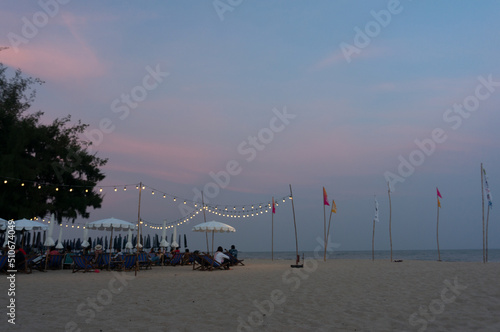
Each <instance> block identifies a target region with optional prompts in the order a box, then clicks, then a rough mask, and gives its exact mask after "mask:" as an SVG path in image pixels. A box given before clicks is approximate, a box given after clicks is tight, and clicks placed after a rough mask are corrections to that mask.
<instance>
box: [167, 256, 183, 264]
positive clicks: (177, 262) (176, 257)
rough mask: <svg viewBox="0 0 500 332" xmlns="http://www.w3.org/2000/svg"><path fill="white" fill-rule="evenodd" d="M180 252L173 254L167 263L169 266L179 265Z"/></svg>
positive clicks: (180, 261) (180, 260)
mask: <svg viewBox="0 0 500 332" xmlns="http://www.w3.org/2000/svg"><path fill="white" fill-rule="evenodd" d="M182 256H183V255H182V254H181V253H175V254H174V256H173V257H172V258H171V259H170V261H169V265H171V266H176V265H180V264H181V263H182Z"/></svg>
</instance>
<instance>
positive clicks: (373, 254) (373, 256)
mask: <svg viewBox="0 0 500 332" xmlns="http://www.w3.org/2000/svg"><path fill="white" fill-rule="evenodd" d="M372 261H375V219H373V235H372Z"/></svg>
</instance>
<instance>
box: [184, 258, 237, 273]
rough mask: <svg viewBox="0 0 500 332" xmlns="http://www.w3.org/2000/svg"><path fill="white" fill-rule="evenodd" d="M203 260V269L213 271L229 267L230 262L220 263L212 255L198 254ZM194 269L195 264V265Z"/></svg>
mask: <svg viewBox="0 0 500 332" xmlns="http://www.w3.org/2000/svg"><path fill="white" fill-rule="evenodd" d="M198 257H199V258H200V261H201V269H200V270H202V271H213V270H226V269H229V264H230V262H225V263H222V264H221V263H219V262H217V261H216V260H215V259H213V258H212V256H210V255H198ZM193 269H194V266H193Z"/></svg>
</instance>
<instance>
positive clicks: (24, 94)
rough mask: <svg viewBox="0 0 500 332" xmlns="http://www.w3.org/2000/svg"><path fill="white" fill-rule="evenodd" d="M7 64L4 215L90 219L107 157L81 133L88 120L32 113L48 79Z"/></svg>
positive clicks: (0, 101)
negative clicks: (48, 119) (92, 151)
mask: <svg viewBox="0 0 500 332" xmlns="http://www.w3.org/2000/svg"><path fill="white" fill-rule="evenodd" d="M7 69H8V68H7V67H5V66H4V65H3V64H1V63H0V181H1V182H0V217H2V218H4V219H20V218H32V217H35V216H45V215H47V214H52V213H54V215H55V216H56V219H57V220H58V222H59V223H60V222H61V221H62V220H63V219H69V220H72V221H74V220H75V219H76V218H77V217H78V216H81V217H83V218H88V217H89V213H88V212H87V209H88V208H89V207H92V208H94V209H95V208H100V207H101V203H102V200H103V197H102V195H100V194H99V193H95V192H94V188H95V186H96V184H97V182H99V181H102V180H103V179H104V177H105V175H104V174H103V173H102V172H101V170H100V167H101V166H103V165H105V164H106V162H107V159H101V158H99V157H97V156H96V154H90V153H89V152H88V146H89V145H90V143H88V142H85V141H83V140H82V139H81V138H80V137H81V134H82V133H83V132H84V130H85V129H86V128H87V127H88V125H86V124H82V123H81V122H80V121H79V122H78V123H77V124H71V116H69V115H68V116H67V117H64V118H61V119H59V118H58V119H56V120H54V121H53V122H52V123H50V124H43V123H41V121H40V120H41V117H42V115H43V113H42V112H35V113H31V114H30V113H28V110H29V109H30V107H31V104H32V103H33V101H34V99H35V96H36V91H35V89H33V85H38V84H43V82H42V81H41V80H39V79H35V78H30V77H25V76H23V74H22V73H21V71H20V70H17V71H15V73H13V75H12V74H11V75H10V76H9V75H8V70H7Z"/></svg>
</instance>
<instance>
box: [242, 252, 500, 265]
mask: <svg viewBox="0 0 500 332" xmlns="http://www.w3.org/2000/svg"><path fill="white" fill-rule="evenodd" d="M440 253H441V261H443V262H482V261H483V250H482V249H446V250H441V251H440ZM319 254H320V257H321V258H323V252H320V253H319ZM295 255H296V254H295V251H275V252H274V259H275V260H295ZM299 255H300V257H301V259H302V257H304V258H314V257H315V256H317V254H316V255H315V253H314V251H299ZM390 256H391V251H390V250H375V259H376V260H389V259H390ZM238 258H239V259H271V258H272V253H271V251H252V252H247V251H239V253H238ZM392 258H393V260H400V259H401V260H422V261H437V260H438V252H437V250H435V249H434V250H393V251H392ZM327 259H372V252H371V250H360V251H333V252H330V253H327ZM488 262H500V249H488Z"/></svg>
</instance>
